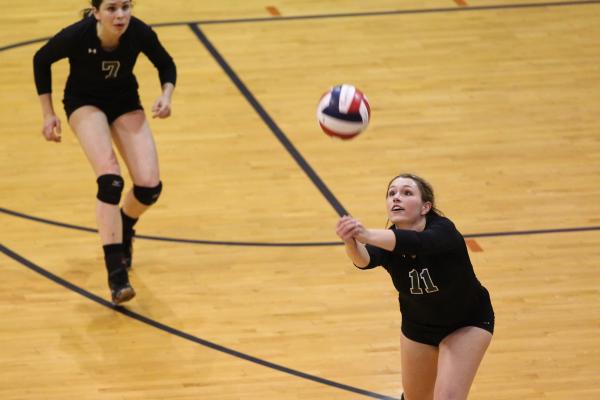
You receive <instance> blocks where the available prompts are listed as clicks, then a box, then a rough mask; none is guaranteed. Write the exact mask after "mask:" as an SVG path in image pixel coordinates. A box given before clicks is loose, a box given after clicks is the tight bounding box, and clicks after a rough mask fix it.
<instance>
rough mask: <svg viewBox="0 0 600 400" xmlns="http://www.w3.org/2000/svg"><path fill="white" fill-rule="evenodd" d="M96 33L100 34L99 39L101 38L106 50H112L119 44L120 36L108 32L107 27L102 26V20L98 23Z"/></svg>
mask: <svg viewBox="0 0 600 400" xmlns="http://www.w3.org/2000/svg"><path fill="white" fill-rule="evenodd" d="M96 35H97V36H98V39H100V45H101V46H102V48H103V49H104V50H107V51H111V50H114V49H116V48H117V47H118V46H119V39H120V36H118V35H111V34H110V33H108V32H106V29H104V28H103V27H102V24H101V23H100V22H98V23H96Z"/></svg>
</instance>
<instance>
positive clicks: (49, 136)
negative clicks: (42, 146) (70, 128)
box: [42, 114, 61, 143]
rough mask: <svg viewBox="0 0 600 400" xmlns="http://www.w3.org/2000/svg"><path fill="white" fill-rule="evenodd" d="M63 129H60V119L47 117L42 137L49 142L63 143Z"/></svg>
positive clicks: (52, 116)
mask: <svg viewBox="0 0 600 400" xmlns="http://www.w3.org/2000/svg"><path fill="white" fill-rule="evenodd" d="M60 134H61V129H60V119H58V117H57V116H56V115H53V114H52V115H47V116H46V117H44V126H43V128H42V135H44V138H46V140H47V141H49V142H57V143H59V142H60V141H61V136H60Z"/></svg>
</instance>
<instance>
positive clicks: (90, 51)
mask: <svg viewBox="0 0 600 400" xmlns="http://www.w3.org/2000/svg"><path fill="white" fill-rule="evenodd" d="M88 54H96V49H92V48H89V47H88Z"/></svg>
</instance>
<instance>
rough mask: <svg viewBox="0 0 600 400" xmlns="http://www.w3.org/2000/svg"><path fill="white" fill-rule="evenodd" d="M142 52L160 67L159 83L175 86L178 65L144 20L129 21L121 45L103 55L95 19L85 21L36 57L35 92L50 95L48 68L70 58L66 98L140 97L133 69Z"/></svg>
mask: <svg viewBox="0 0 600 400" xmlns="http://www.w3.org/2000/svg"><path fill="white" fill-rule="evenodd" d="M140 52H142V53H144V54H145V55H146V56H147V57H148V59H149V60H150V61H151V62H152V64H154V66H155V67H156V68H157V69H158V72H159V78H160V82H161V85H163V84H164V83H166V82H171V83H172V84H173V85H174V84H175V81H176V77H177V72H176V68H175V63H174V62H173V59H172V58H171V56H170V55H169V53H167V51H166V50H165V49H164V47H163V46H162V45H161V43H160V41H159V40H158V37H157V35H156V33H155V32H154V31H153V30H152V28H150V27H149V26H148V25H146V24H145V23H144V22H142V21H141V20H139V19H137V18H135V17H131V20H130V22H129V26H128V27H127V30H126V31H125V32H124V33H123V35H122V36H121V38H120V41H119V46H118V47H117V48H116V49H115V50H113V51H105V50H104V49H102V46H101V44H100V39H99V38H98V36H97V34H96V19H95V18H94V17H92V16H90V17H87V18H84V19H82V20H81V21H79V22H76V23H74V24H72V25H70V26H68V27H66V28H64V29H63V30H61V31H60V32H59V33H57V34H56V35H55V36H54V37H53V38H51V39H50V40H49V41H48V42H47V43H46V44H45V45H44V46H42V47H41V48H40V49H39V50H38V51H37V52H36V53H35V56H34V57H33V66H34V77H35V85H36V88H37V92H38V94H44V93H50V92H52V74H51V69H50V67H51V65H52V63H54V62H56V61H58V60H60V59H62V58H66V57H68V58H69V64H70V72H69V77H68V79H67V83H66V85H65V97H68V96H73V97H83V98H94V99H103V100H110V99H112V98H114V97H115V96H123V95H126V94H129V93H132V92H133V93H136V91H137V88H138V83H137V80H136V78H135V75H134V74H133V67H134V65H135V62H136V60H137V57H138V54H139V53H140Z"/></svg>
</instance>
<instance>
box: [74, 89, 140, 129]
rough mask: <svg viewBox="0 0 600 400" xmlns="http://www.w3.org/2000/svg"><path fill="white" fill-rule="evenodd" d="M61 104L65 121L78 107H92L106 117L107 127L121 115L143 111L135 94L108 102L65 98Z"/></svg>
mask: <svg viewBox="0 0 600 400" xmlns="http://www.w3.org/2000/svg"><path fill="white" fill-rule="evenodd" d="M63 104H64V106H65V113H66V114H67V119H68V118H70V117H71V114H73V111H75V110H77V109H78V108H79V107H82V106H94V107H98V108H99V109H100V110H102V112H103V113H104V114H105V115H106V119H107V120H108V124H109V125H110V124H112V123H113V122H114V121H115V120H116V119H117V118H119V117H120V116H121V115H123V114H126V113H128V112H130V111H135V110H143V109H144V108H143V107H142V103H141V102H140V98H139V96H138V95H137V93H136V94H134V95H131V96H126V97H116V98H114V99H112V100H109V101H106V100H98V99H93V100H90V99H86V98H83V97H73V96H65V98H64V99H63Z"/></svg>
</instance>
